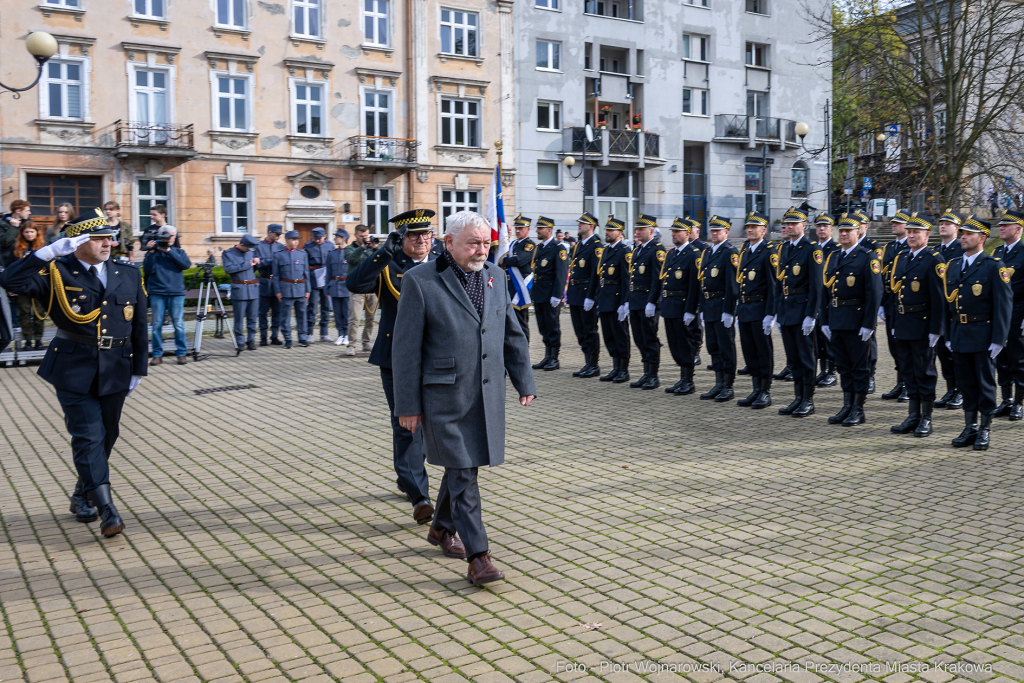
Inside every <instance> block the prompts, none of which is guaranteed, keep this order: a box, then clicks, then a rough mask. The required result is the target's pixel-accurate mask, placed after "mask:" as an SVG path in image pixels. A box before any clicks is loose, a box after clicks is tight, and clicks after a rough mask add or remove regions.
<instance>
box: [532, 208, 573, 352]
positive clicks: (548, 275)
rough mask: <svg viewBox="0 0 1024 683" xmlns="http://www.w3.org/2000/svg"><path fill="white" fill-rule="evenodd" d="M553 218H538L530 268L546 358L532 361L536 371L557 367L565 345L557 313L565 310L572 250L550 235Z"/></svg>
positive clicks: (553, 224)
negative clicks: (559, 355) (563, 302)
mask: <svg viewBox="0 0 1024 683" xmlns="http://www.w3.org/2000/svg"><path fill="white" fill-rule="evenodd" d="M554 227H555V223H554V221H552V220H551V219H550V218H546V217H544V216H541V217H540V218H538V219H537V239H538V240H540V243H539V244H538V245H537V248H536V249H534V250H533V257H532V258H531V259H530V268H532V269H533V288H532V289H531V290H530V298H531V299H533V309H534V311H535V312H536V314H537V329H539V330H540V336H541V338H542V339H543V340H544V357H543V358H541V359H540V360H539V361H537V362H536V363H534V364H533V366H532V367H533V369H534V370H557V369H558V368H559V367H560V366H559V364H558V350H559V349H560V348H561V346H562V328H561V326H560V325H559V322H558V313H559V311H561V310H562V297H563V296H564V295H565V279H566V277H568V275H569V250H568V249H566V248H565V246H564V245H562V244H560V243H559V242H558V241H557V240H556V239H554V238H553V237H552V236H551V231H552V229H553V228H554Z"/></svg>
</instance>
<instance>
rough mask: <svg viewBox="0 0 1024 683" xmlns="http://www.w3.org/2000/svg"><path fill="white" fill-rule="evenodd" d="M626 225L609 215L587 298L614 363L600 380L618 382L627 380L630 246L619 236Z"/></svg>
mask: <svg viewBox="0 0 1024 683" xmlns="http://www.w3.org/2000/svg"><path fill="white" fill-rule="evenodd" d="M625 229H626V226H625V224H623V222H622V221H620V220H619V219H618V218H613V217H612V216H608V222H607V223H605V226H604V236H605V239H607V240H608V245H607V246H605V247H604V248H602V249H601V253H600V254H598V256H597V273H596V277H594V278H592V279H591V281H590V290H589V293H588V294H587V297H588V298H590V299H593V300H594V301H596V302H597V310H598V315H599V316H600V319H601V333H602V335H603V337H604V345H605V347H606V348H607V349H608V355H609V356H611V357H612V361H613V365H612V369H611V371H610V372H609V373H608V374H607V375H602V376H601V379H600V381H602V382H615V383H616V384H621V383H623V382H628V381H629V352H630V344H629V320H628V316H629V312H628V310H626V309H628V305H627V306H626V307H625V309H624V308H623V304H624V303H626V302H628V301H629V255H630V250H629V247H628V246H626V241H625V240H624V239H622V233H623V231H624V230H625Z"/></svg>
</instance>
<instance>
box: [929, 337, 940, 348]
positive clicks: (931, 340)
mask: <svg viewBox="0 0 1024 683" xmlns="http://www.w3.org/2000/svg"><path fill="white" fill-rule="evenodd" d="M938 343H939V335H937V334H929V335H928V348H929V349H934V348H935V345H936V344H938Z"/></svg>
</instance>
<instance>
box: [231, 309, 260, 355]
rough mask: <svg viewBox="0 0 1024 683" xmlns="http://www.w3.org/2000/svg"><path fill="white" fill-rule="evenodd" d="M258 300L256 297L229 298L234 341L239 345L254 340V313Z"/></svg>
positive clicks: (255, 312) (256, 310)
mask: <svg viewBox="0 0 1024 683" xmlns="http://www.w3.org/2000/svg"><path fill="white" fill-rule="evenodd" d="M259 306H260V302H259V300H257V299H249V300H247V301H243V300H242V299H232V300H231V315H232V316H233V317H234V319H235V326H234V332H235V343H237V344H238V345H239V346H241V345H242V344H244V343H245V342H247V341H256V314H257V312H258V311H259Z"/></svg>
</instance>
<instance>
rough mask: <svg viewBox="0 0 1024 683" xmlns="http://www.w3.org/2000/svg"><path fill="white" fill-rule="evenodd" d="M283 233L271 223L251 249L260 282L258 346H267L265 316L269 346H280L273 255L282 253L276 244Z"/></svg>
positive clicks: (279, 311) (279, 226)
mask: <svg viewBox="0 0 1024 683" xmlns="http://www.w3.org/2000/svg"><path fill="white" fill-rule="evenodd" d="M282 232H283V230H282V228H281V225H280V224H278V223H271V224H270V225H268V226H267V236H266V237H264V238H263V239H262V240H260V241H259V244H257V245H256V246H255V247H254V248H253V252H255V253H254V254H253V256H254V258H258V259H259V265H258V266H257V267H256V278H257V279H258V280H259V281H260V304H259V319H260V346H266V345H267V343H268V342H267V314H268V313H269V314H270V342H269V343H270V344H273V345H274V346H280V345H281V340H280V339H278V337H277V335H278V330H279V328H278V322H277V319H278V316H279V315H280V314H281V302H280V301H279V300H278V298H277V296H276V295H275V294H274V254H276V253H277V252H279V251H284V245H283V244H281V243H280V242H278V240H279V239H281V233H282Z"/></svg>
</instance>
